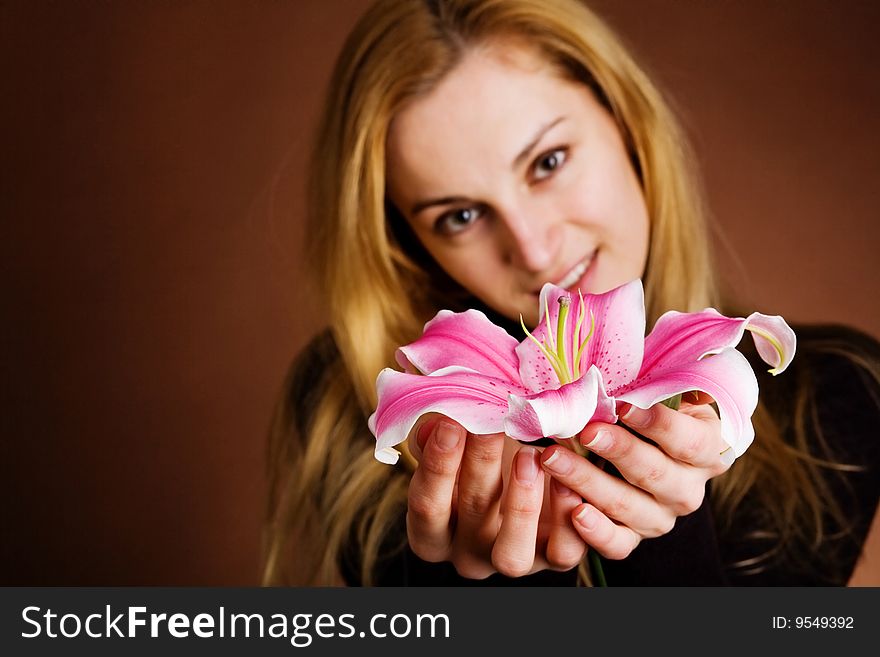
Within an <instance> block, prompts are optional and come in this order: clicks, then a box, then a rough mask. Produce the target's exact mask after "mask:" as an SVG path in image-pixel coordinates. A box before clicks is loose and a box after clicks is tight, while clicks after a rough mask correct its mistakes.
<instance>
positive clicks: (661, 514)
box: [541, 393, 733, 559]
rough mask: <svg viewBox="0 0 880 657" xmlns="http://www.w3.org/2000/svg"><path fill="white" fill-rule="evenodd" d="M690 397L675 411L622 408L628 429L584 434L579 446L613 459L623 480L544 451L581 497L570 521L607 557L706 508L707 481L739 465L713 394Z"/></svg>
mask: <svg viewBox="0 0 880 657" xmlns="http://www.w3.org/2000/svg"><path fill="white" fill-rule="evenodd" d="M688 397H689V399H690V401H689V402H682V404H681V407H680V408H679V410H677V411H676V410H672V409H671V408H668V407H666V406H664V405H663V404H655V405H654V406H652V407H651V408H649V409H640V408H637V407H635V406H630V407H628V408H627V407H624V408H619V409H618V411H619V412H620V420H621V422H622V424H623V425H625V426H619V425H612V424H605V423H599V422H596V423H591V424H588V425H587V426H586V428H585V429H584V430H583V431H582V432H581V433H580V435H579V436H578V440H579V442H580V444H581V445H583V446H584V447H586V448H587V449H588V450H590V451H591V452H593V453H595V454H596V455H598V456H600V457H602V459H604V460H605V461H608V462H610V463H612V464H613V465H614V466H615V467H616V468H617V470H618V471H619V472H620V474H621V475H622V476H623V479H620V478H618V477H615V476H613V475H612V474H610V473H608V472H605V471H604V470H603V469H602V467H601V466H600V465H599V464H594V463H591V462H590V461H589V460H587V459H586V458H584V457H582V456H579V455H578V454H575V453H574V452H572V451H571V450H569V449H567V448H565V447H561V446H559V445H554V446H552V447H548V448H547V449H546V450H544V452H543V454H542V455H541V464H542V466H543V468H544V469H545V470H546V471H547V472H548V473H549V474H550V475H551V476H552V477H553V478H554V480H556V481H559V482H560V483H561V484H563V485H564V486H565V487H567V488H569V489H571V490H573V491H574V492H575V493H576V494H577V495H580V496H581V497H582V498H583V500H584V503H583V504H578V505H576V507H575V508H574V509H573V511H572V521H573V522H572V524H573V526H574V528H575V529H576V530H577V532H578V534H579V535H580V537H581V538H583V540H584V542H586V543H587V544H588V545H590V546H591V547H593V548H594V549H596V550H597V551H598V552H599V554H601V555H602V556H604V557H606V558H609V559H623V558H625V557H627V556H628V555H629V554H630V553H631V552H632V551H633V550H634V549H635V547H636V546H637V545H638V544H639V543H640V542H641V540H642V539H643V538H652V537H656V536H660V535H663V534H666V533H668V532H669V531H671V530H672V528H673V526H674V524H675V521H676V518H678V517H679V516H683V515H687V514H689V513H692V512H694V511H696V510H697V509H698V508H699V507H700V506H701V505H702V502H703V498H704V496H705V491H706V482H707V481H708V480H709V479H711V478H713V477H716V476H718V475H720V474H722V473H723V472H725V471H726V470H727V469H728V468H729V467H730V465H731V463H732V462H733V459H732V450H730V449H728V448H727V445H726V444H725V442H724V440H723V439H722V438H721V421H720V420H719V418H718V415H717V414H716V413H715V411H714V409H713V408H712V407H711V406H709V404H710V403H711V402H712V401H713V400H712V399H711V397H709V396H708V395H705V394H704V393H698V394H697V395H693V394H691V395H688ZM627 428H629V429H630V430H628V429H627ZM636 434H640V435H641V436H644V437H645V438H648V439H649V440H644V439H642V438H641V437H639V436H638V435H636ZM652 442H653V443H654V444H652Z"/></svg>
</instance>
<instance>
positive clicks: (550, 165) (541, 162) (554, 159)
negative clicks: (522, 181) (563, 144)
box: [532, 148, 568, 180]
mask: <svg viewBox="0 0 880 657" xmlns="http://www.w3.org/2000/svg"><path fill="white" fill-rule="evenodd" d="M567 158H568V149H567V148H554V149H553V150H552V151H547V152H546V153H544V154H543V155H541V156H539V157H538V159H537V160H535V163H534V165H533V166H532V179H533V180H544V179H545V178H549V177H550V176H551V175H553V172H554V171H556V170H557V169H558V168H559V167H561V166H562V165H563V164H565V160H566V159H567Z"/></svg>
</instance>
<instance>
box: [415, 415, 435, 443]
mask: <svg viewBox="0 0 880 657" xmlns="http://www.w3.org/2000/svg"><path fill="white" fill-rule="evenodd" d="M436 426H437V420H428V421H426V422H423V423H422V425H421V426H420V427H419V431H418V433H417V434H416V443H418V445H419V449H421V450H424V449H425V443H426V442H428V436H430V435H431V431H433V429H434V427H436Z"/></svg>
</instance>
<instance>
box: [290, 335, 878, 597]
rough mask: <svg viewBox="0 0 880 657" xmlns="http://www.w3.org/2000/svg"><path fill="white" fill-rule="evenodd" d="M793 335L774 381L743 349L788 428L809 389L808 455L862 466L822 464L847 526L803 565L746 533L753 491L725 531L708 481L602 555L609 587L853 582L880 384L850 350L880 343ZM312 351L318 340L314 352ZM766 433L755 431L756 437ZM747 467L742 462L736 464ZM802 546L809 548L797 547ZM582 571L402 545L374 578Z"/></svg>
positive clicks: (873, 486) (393, 582) (404, 582)
mask: <svg viewBox="0 0 880 657" xmlns="http://www.w3.org/2000/svg"><path fill="white" fill-rule="evenodd" d="M796 332H797V334H798V342H799V344H798V353H797V356H796V357H795V359H794V361H793V363H792V365H791V366H790V367H789V369H788V370H786V372H784V373H783V374H781V375H779V376H777V377H771V376H770V375H768V374H767V373H766V369H767V368H766V366H765V365H764V364H763V362H761V361H760V360H759V359H758V358H757V357H756V355H755V354H754V353H753V352H752V353H749V351H748V350H749V349H750V345H751V340H748V339H746V340H744V341H743V342H742V343H741V345H740V348H741V350H743V351H744V352H745V353H746V355H747V356H748V357H749V359H750V361H751V362H752V363H753V366H754V368H755V371H756V375H757V377H758V382H759V386H760V394H761V397H762V400H763V401H764V402H765V403H766V404H767V406H768V408H769V409H771V411H772V412H773V414H774V417H776V418H780V419H781V420H782V422H781V424H782V426H783V427H784V428H785V427H786V426H790V425H791V424H792V421H793V418H794V417H795V415H796V410H798V411H799V412H802V409H800V408H797V409H796V405H797V404H798V396H797V395H795V389H798V390H801V389H803V386H804V385H806V386H808V389H810V390H811V391H812V394H813V395H814V398H815V400H816V401H817V404H816V409H817V419H818V427H819V430H818V432H817V431H815V430H813V431H810V432H808V440H809V441H810V443H811V444H810V450H811V453H814V454H816V455H817V456H820V457H824V458H827V459H829V460H831V461H833V462H836V463H845V464H849V465H854V466H857V467H856V468H847V469H844V470H836V469H823V476H824V480H825V482H826V485H827V486H828V491H829V493H830V495H831V497H832V498H833V499H834V500H836V501H837V502H838V504H839V505H840V507H841V508H842V509H843V510H844V511H845V515H846V516H847V518H848V521H849V523H848V526H840V524H839V523H837V522H835V521H834V519H833V517H832V516H830V515H828V516H827V517H826V522H827V524H826V526H825V530H826V531H825V538H824V540H823V541H822V543H821V544H819V545H818V546H810V547H809V549H808V550H807V552H808V553H810V554H811V555H813V556H812V557H811V559H810V563H809V564H802V563H801V562H800V561H798V560H797V559H794V558H792V557H791V556H790V555H789V553H787V552H784V551H783V552H779V553H778V554H774V550H773V548H774V542H773V541H772V540H769V539H766V538H764V539H759V538H751V537H749V536H748V535H747V533H748V531H749V530H751V529H752V528H754V527H755V522H754V520H755V514H757V513H760V506H759V505H758V504H757V503H754V502H753V500H751V499H749V498H748V497H747V498H746V499H745V500H743V502H742V503H741V504H740V506H739V507H738V511H737V512H736V515H735V520H734V525H733V527H732V528H730V530H729V531H726V532H725V535H724V537H719V535H718V532H717V531H716V527H715V523H714V520H713V516H712V513H711V510H710V503H709V500H710V498H711V482H709V485H708V487H707V495H706V498H705V500H704V502H703V505H702V507H701V508H700V509H698V510H697V511H695V512H694V513H692V514H690V515H688V516H684V517H681V518H679V519H678V520H677V522H676V524H675V527H674V528H673V530H672V531H671V532H669V533H668V534H666V535H664V536H661V537H658V538H653V539H646V540H643V541H642V542H641V543H640V544H639V546H638V547H637V548H636V549H635V550H634V551H633V552H632V553H631V554H630V555H629V556H628V557H627V558H626V559H623V560H619V561H612V560H606V559H603V560H602V563H603V570H604V573H605V576H606V580H607V582H608V585H609V586H631V585H639V586H720V585H735V586H805V585H845V584H846V582H847V581H848V580H849V577H850V575H851V573H852V571H853V568H854V567H855V564H856V561H857V559H858V557H859V554H860V552H861V546H862V544H863V543H864V540H865V537H866V535H867V532H868V529H869V527H870V525H871V521H872V519H873V516H874V513H875V510H876V508H877V503H878V496H880V437H878V435H877V432H878V427H880V386H878V383H877V381H876V379H874V378H873V377H872V376H871V375H870V374H869V373H868V372H867V371H866V370H865V369H863V368H862V367H860V366H857V365H854V364H853V362H852V359H851V358H849V357H847V356H846V355H843V354H844V353H846V354H855V355H858V356H862V357H864V358H865V359H867V360H868V361H873V363H874V367H876V366H877V364H878V363H880V345H878V343H877V342H876V341H874V340H873V339H872V338H869V337H868V336H865V335H863V334H861V333H858V332H855V331H852V330H850V329H845V328H842V327H815V328H812V327H799V328H796ZM326 340H327V338H326V336H325V337H324V338H323V339H322V340H320V341H319V342H323V347H322V348H321V349H318V351H323V352H324V355H325V357H326V354H327V342H326ZM747 343H748V344H747ZM315 349H316V343H313V345H312V346H311V349H310V350H311V351H312V352H313V354H314V353H315ZM319 359H320V360H324V358H320V357H319ZM307 360H311V359H307ZM312 364H315V362H314V361H312ZM309 369H310V368H309ZM306 387H309V386H306ZM300 408H302V406H300ZM813 424H815V423H813ZM787 431H788V433H787V434H786V436H788V437H790V436H791V430H790V429H787ZM760 439H761V438H760V436H757V437H756V439H755V440H756V441H758V440H760ZM822 445H826V446H827V451H825V448H823V447H822ZM746 465H747V464H746V463H742V462H740V461H738V462H736V463H735V464H734V466H733V467H738V466H742V467H745V466H746ZM618 476H619V475H618ZM405 536H406V526H405V518H404V517H401V518H400V522H399V523H398V525H397V527H396V530H395V532H393V533H392V535H391V536H389V539H388V545H389V546H391V545H398V546H399V545H401V544H405ZM801 547H802V546H801ZM768 551H769V552H770V554H771V556H770V557H769V558H765V559H764V560H758V563H759V564H760V566H761V567H760V568H757V569H755V568H752V569H749V568H746V567H743V566H742V565H740V566H734V565H733V564H742V563H744V562H746V563H747V562H748V561H749V560H754V558H755V557H759V556H760V555H762V554H763V555H766V554H767V553H768ZM804 551H805V550H804V549H803V547H802V549H801V550H800V552H804ZM777 552H778V551H777ZM357 562H358V558H357V555H356V551H352V553H350V554H348V555H347V556H346V557H344V558H343V559H342V562H341V564H340V566H341V572H342V575H343V577H344V579H345V581H346V582H347V583H348V584H349V585H355V586H356V585H359V584H360V581H359V577H358V575H357V573H358V572H359V571H358V568H357V567H356V566H357ZM576 572H577V571H576V569H574V570H571V571H568V572H565V573H559V572H553V571H544V572H540V573H536V574H534V575H529V576H526V577H520V578H507V577H505V576H503V575H500V574H495V575H492V576H491V577H489V578H487V579H485V580H469V579H466V578H463V577H461V576H459V575H458V574H457V573H456V571H455V569H454V567H453V566H452V564H450V563H439V564H435V563H427V562H425V561H422V560H421V559H419V558H418V557H416V556H415V555H414V554H413V553H412V551H411V550H409V549H408V548H404V549H402V550H400V549H397V550H389V553H388V554H386V555H384V556H383V557H380V561H379V564H378V566H377V578H376V582H377V584H378V585H380V586H487V585H488V586H571V585H574V584H576V580H577V575H576Z"/></svg>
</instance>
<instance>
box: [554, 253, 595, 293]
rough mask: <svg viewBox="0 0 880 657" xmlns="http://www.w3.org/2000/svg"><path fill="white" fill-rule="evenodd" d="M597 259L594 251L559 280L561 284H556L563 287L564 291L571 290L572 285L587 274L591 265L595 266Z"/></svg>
mask: <svg viewBox="0 0 880 657" xmlns="http://www.w3.org/2000/svg"><path fill="white" fill-rule="evenodd" d="M595 258H596V251H593V252H592V253H591V254H590V255H588V256H587V257H586V258H584V259H583V260H581V261H580V262H579V263H577V264H576V265H575V266H574V267H572V268H571V270H570V271H569V272H568V273H567V274H566V275H565V276H564V277H563V278H561V279H560V280H559V282H557V283H554V285H556V286H557V287H561V288H564V289H566V290H567V289H569V288H570V287H571V286H572V285H574V284H575V283H577V282H578V281H579V280H581V278H582V277H583V275H584V274H585V273H587V269H589V268H590V265H591V264H593V260H594V259H595Z"/></svg>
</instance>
